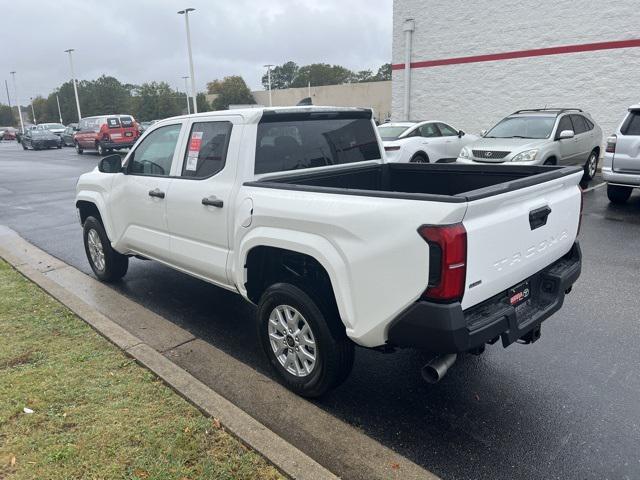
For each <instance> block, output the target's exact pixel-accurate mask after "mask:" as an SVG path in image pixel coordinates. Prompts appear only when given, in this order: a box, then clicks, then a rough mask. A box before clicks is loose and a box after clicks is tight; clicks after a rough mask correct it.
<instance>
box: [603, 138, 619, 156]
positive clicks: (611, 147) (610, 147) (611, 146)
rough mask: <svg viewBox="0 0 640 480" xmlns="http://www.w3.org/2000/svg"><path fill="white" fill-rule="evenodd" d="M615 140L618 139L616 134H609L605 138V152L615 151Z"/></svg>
mask: <svg viewBox="0 0 640 480" xmlns="http://www.w3.org/2000/svg"><path fill="white" fill-rule="evenodd" d="M617 141H618V136H617V135H611V136H610V137H609V138H607V148H606V152H607V153H616V143H617Z"/></svg>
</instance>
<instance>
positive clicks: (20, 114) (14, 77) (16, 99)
mask: <svg viewBox="0 0 640 480" xmlns="http://www.w3.org/2000/svg"><path fill="white" fill-rule="evenodd" d="M9 73H11V77H12V78H13V94H14V97H15V101H16V105H17V106H18V116H19V117H20V130H22V133H24V122H23V121H22V109H21V108H20V97H18V87H16V72H9Z"/></svg>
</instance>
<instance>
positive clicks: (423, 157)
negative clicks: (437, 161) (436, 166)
mask: <svg viewBox="0 0 640 480" xmlns="http://www.w3.org/2000/svg"><path fill="white" fill-rule="evenodd" d="M411 163H429V156H428V155H427V154H426V153H416V154H415V155H414V156H413V157H411Z"/></svg>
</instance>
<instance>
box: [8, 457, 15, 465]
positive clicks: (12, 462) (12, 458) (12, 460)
mask: <svg viewBox="0 0 640 480" xmlns="http://www.w3.org/2000/svg"><path fill="white" fill-rule="evenodd" d="M9 464H11V466H12V467H15V466H16V456H15V455H12V456H11V460H10V461H9Z"/></svg>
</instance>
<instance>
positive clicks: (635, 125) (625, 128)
mask: <svg viewBox="0 0 640 480" xmlns="http://www.w3.org/2000/svg"><path fill="white" fill-rule="evenodd" d="M620 132H621V133H622V134H623V135H640V111H633V112H629V115H628V116H627V119H626V120H625V121H624V123H623V124H622V127H621V128H620Z"/></svg>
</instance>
